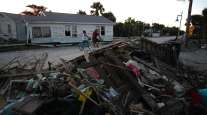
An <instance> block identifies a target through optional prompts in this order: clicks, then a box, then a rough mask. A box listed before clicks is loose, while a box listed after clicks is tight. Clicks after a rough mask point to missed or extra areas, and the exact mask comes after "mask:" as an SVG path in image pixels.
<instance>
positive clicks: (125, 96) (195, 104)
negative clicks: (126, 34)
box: [0, 42, 207, 115]
mask: <svg viewBox="0 0 207 115" xmlns="http://www.w3.org/2000/svg"><path fill="white" fill-rule="evenodd" d="M61 61H62V64H60V65H57V66H56V67H54V68H55V70H54V71H53V69H52V70H51V68H50V69H48V71H47V72H45V71H46V70H44V72H42V70H41V71H39V70H38V71H39V73H36V74H33V75H30V76H24V77H19V76H15V77H7V81H6V82H3V81H1V84H4V88H3V87H2V88H1V90H0V92H1V96H2V97H3V98H4V99H5V105H4V106H3V107H2V108H1V111H0V114H2V115H57V114H59V115H69V114H70V115H97V114H100V115H195V114H199V115H204V114H205V115H206V113H207V111H206V110H207V109H206V106H207V101H206V99H207V97H206V96H207V89H205V87H203V89H196V88H195V87H193V86H192V85H191V84H190V83H189V82H188V81H187V80H183V79H182V80H180V79H178V78H177V77H178V76H182V75H177V73H174V77H171V76H172V73H170V72H168V70H165V72H164V71H163V69H160V68H159V67H161V66H159V67H157V66H155V65H158V64H156V63H155V62H153V60H152V57H151V56H150V54H149V53H147V52H144V51H140V50H134V48H133V47H131V46H129V44H127V43H125V42H119V43H115V44H113V45H111V46H108V47H105V48H103V49H100V50H97V51H94V52H90V53H88V52H87V51H84V55H82V56H80V57H77V58H75V59H73V60H70V61H66V60H61ZM38 71H36V72H38ZM168 73H169V75H168ZM0 79H1V78H0ZM2 79H3V78H2Z"/></svg>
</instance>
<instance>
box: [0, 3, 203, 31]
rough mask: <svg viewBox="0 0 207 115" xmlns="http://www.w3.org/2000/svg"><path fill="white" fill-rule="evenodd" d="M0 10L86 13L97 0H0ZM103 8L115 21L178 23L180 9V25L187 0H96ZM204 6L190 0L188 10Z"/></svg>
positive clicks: (196, 10) (194, 12)
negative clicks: (36, 7) (29, 8)
mask: <svg viewBox="0 0 207 115" xmlns="http://www.w3.org/2000/svg"><path fill="white" fill-rule="evenodd" d="M2 1H3V2H1V4H0V12H10V13H20V12H21V11H23V10H25V9H26V8H25V6H26V5H28V4H37V5H44V6H46V7H47V8H48V10H52V11H54V12H63V13H76V12H78V10H79V9H80V10H84V11H86V12H87V13H88V14H89V13H90V10H91V8H90V5H91V4H92V3H93V2H96V1H97V0H2ZM99 1H100V2H101V3H102V4H103V6H104V8H105V9H106V12H107V11H112V12H113V13H114V15H115V16H116V18H117V21H118V22H123V21H124V20H126V19H127V18H128V17H133V18H135V19H136V20H140V21H144V22H147V23H153V22H158V23H162V24H165V25H166V26H178V22H176V21H175V20H176V17H177V15H178V14H180V13H181V12H182V11H183V21H182V28H183V29H184V28H185V27H184V23H185V21H186V17H187V9H188V3H189V2H188V0H185V1H177V0H99ZM204 8H207V0H194V3H193V10H192V14H201V12H202V10H203V9H204Z"/></svg>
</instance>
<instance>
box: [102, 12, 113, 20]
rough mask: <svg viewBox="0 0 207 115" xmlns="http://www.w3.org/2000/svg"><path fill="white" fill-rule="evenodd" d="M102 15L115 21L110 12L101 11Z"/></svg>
mask: <svg viewBox="0 0 207 115" xmlns="http://www.w3.org/2000/svg"><path fill="white" fill-rule="evenodd" d="M102 16H104V17H105V18H107V19H109V20H111V21H112V22H116V17H115V16H114V14H113V13H112V12H107V13H103V14H102Z"/></svg>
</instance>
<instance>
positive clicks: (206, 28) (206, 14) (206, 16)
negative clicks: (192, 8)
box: [202, 8, 207, 41]
mask: <svg viewBox="0 0 207 115" xmlns="http://www.w3.org/2000/svg"><path fill="white" fill-rule="evenodd" d="M202 14H203V38H204V39H205V40H206V41H207V37H206V32H207V8H205V9H203V11H202Z"/></svg>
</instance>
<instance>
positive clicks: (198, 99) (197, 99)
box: [190, 91, 202, 104]
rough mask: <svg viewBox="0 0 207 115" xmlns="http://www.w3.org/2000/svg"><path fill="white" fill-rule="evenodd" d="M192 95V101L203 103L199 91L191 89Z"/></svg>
mask: <svg viewBox="0 0 207 115" xmlns="http://www.w3.org/2000/svg"><path fill="white" fill-rule="evenodd" d="M190 96H191V97H192V103H193V104H201V102H202V97H201V96H200V95H199V94H198V93H197V92H195V91H191V92H190Z"/></svg>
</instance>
